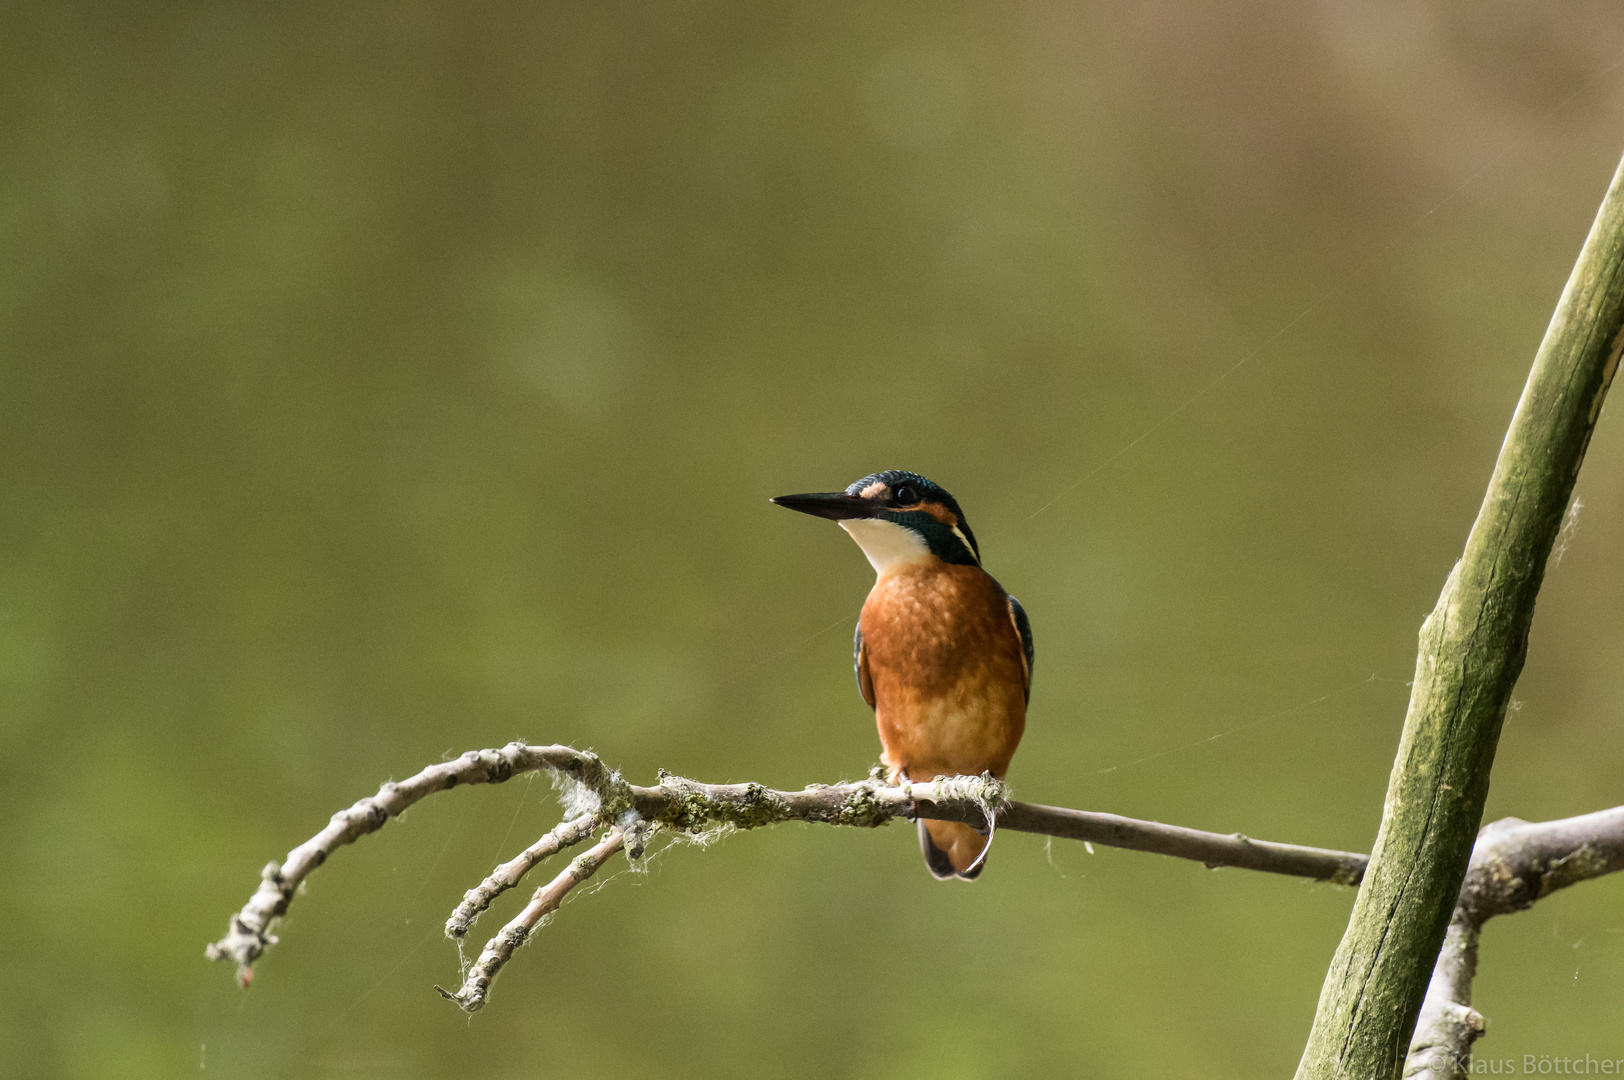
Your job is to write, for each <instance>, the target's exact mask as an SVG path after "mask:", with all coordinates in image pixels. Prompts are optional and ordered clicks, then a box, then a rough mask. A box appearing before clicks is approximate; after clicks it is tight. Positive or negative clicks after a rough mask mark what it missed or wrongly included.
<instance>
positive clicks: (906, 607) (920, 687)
mask: <svg viewBox="0 0 1624 1080" xmlns="http://www.w3.org/2000/svg"><path fill="white" fill-rule="evenodd" d="M861 625H862V630H863V647H864V650H865V652H866V653H867V665H868V674H869V678H870V680H871V681H872V683H873V686H874V713H875V719H876V722H877V723H878V726H879V731H880V743H881V745H882V746H883V747H884V750H885V763H886V765H887V766H889V767H890V769H891V770H892V772H893V774H901V775H903V776H906V777H908V778H909V779H911V780H921V781H922V780H930V779H932V778H933V777H935V776H938V775H946V776H951V775H956V774H969V775H976V774H979V773H982V772H991V773H992V774H993V775H994V776H997V777H1000V778H1001V777H1003V775H1004V773H1005V771H1006V770H1008V768H1009V761H1010V758H1011V757H1013V756H1014V754H1015V747H1016V745H1017V744H1018V743H1019V742H1020V741H1021V732H1022V730H1023V729H1024V728H1025V726H1026V694H1025V665H1024V663H1023V660H1022V655H1021V642H1020V637H1019V635H1018V634H1017V633H1016V630H1015V625H1014V623H1013V622H1012V621H1011V619H1010V614H1009V606H1008V601H1007V600H1006V599H1005V596H1004V593H1003V590H1001V589H1000V588H999V587H998V585H997V584H996V583H995V582H994V581H993V580H992V578H991V577H989V576H988V575H987V574H986V572H985V571H983V570H981V569H980V568H979V567H974V566H954V565H949V564H946V563H941V562H935V561H932V562H930V563H925V564H910V565H905V566H902V567H899V568H897V569H896V570H894V571H892V572H890V573H887V574H886V575H885V576H884V577H882V578H880V579H879V580H878V581H877V582H875V584H874V589H873V591H872V592H870V593H869V595H868V601H867V602H866V603H865V604H864V605H863V615H862V624H861Z"/></svg>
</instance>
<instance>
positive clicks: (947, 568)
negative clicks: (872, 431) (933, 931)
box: [772, 469, 1032, 881]
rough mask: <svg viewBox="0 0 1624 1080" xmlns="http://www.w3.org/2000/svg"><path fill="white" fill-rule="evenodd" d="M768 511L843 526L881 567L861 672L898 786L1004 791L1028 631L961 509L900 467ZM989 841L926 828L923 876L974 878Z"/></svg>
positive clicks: (1028, 678) (973, 831) (942, 824)
mask: <svg viewBox="0 0 1624 1080" xmlns="http://www.w3.org/2000/svg"><path fill="white" fill-rule="evenodd" d="M772 501H773V502H775V503H777V504H778V505H779V506H783V507H787V508H789V509H791V510H799V511H800V512H801V513H803V514H813V515H816V516H817V517H824V518H829V519H831V520H833V521H837V522H839V523H840V527H841V528H843V529H845V530H846V531H847V532H848V533H850V534H851V537H852V539H853V540H856V541H857V545H858V546H859V547H861V548H862V549H863V554H865V555H867V556H868V561H869V562H870V563H872V564H873V565H874V572H875V574H876V578H875V581H874V588H873V589H872V590H870V592H869V594H868V600H867V601H866V602H865V603H864V604H863V614H862V617H861V618H860V619H859V620H858V623H857V639H856V642H855V644H854V651H855V666H856V668H857V688H858V690H859V691H861V692H862V695H863V700H864V701H866V702H868V704H869V706H870V707H871V708H873V710H874V718H875V722H876V724H877V725H878V727H879V729H880V746H881V748H882V749H883V757H882V760H883V761H884V762H885V765H886V767H887V768H888V769H890V770H891V780H892V782H893V783H895V782H896V781H898V780H900V779H903V778H906V779H908V780H915V781H920V782H927V781H930V780H934V779H935V778H936V777H938V776H964V775H968V776H979V775H980V774H981V773H984V772H990V773H992V775H993V776H995V777H997V778H998V779H1000V780H1002V779H1003V778H1004V773H1005V772H1006V771H1007V770H1008V769H1009V761H1010V758H1012V757H1013V756H1014V755H1015V747H1016V745H1017V744H1019V743H1020V741H1021V732H1022V731H1023V730H1024V729H1025V727H1026V703H1027V699H1028V698H1029V697H1030V696H1031V690H1032V627H1031V624H1030V623H1028V622H1027V619H1026V612H1025V611H1024V610H1023V609H1022V608H1021V605H1020V602H1019V601H1017V600H1016V599H1015V598H1014V597H1013V596H1010V595H1009V594H1008V593H1006V592H1005V591H1004V589H1003V586H1001V585H999V584H998V582H997V581H995V580H993V578H992V577H991V575H989V574H988V573H987V572H986V571H985V570H983V569H982V568H981V551H980V549H979V548H978V547H977V546H976V538H975V534H974V533H972V532H971V531H970V526H969V523H968V522H966V521H965V520H964V511H962V510H960V509H959V504H958V502H957V501H956V500H955V499H954V498H953V496H951V495H949V494H948V493H947V492H946V491H945V490H943V489H942V488H941V487H939V486H938V485H936V484H933V483H931V482H930V481H929V480H926V479H925V478H924V477H923V476H920V475H918V474H917V473H911V472H903V471H901V470H896V469H893V470H889V471H886V472H878V473H875V474H873V475H872V476H865V477H863V479H861V480H859V481H857V482H856V483H855V484H852V485H851V486H850V487H848V488H847V489H846V490H845V491H840V492H827V493H815V494H807V495H781V496H779V497H778V498H776V499H774V500H772ZM990 839H991V838H990V836H989V835H988V833H987V831H986V830H985V829H977V828H975V827H974V826H971V825H964V824H960V823H958V822H952V821H923V820H922V821H920V822H919V847H920V850H921V851H923V852H924V855H925V865H927V866H928V867H930V872H931V873H932V874H934V875H935V876H936V877H937V878H940V879H946V878H952V877H957V878H961V879H963V880H965V881H971V880H974V879H975V878H976V877H977V876H978V875H979V874H980V873H981V869H982V867H983V866H984V865H985V863H986V852H987V845H988V843H989V841H990Z"/></svg>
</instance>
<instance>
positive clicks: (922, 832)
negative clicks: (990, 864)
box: [919, 821, 991, 881]
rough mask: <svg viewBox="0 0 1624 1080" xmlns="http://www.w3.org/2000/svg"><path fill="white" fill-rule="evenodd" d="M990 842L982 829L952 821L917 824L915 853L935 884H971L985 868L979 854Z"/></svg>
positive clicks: (981, 853) (985, 861)
mask: <svg viewBox="0 0 1624 1080" xmlns="http://www.w3.org/2000/svg"><path fill="white" fill-rule="evenodd" d="M989 843H991V838H990V837H989V836H988V835H987V832H986V830H985V829H978V828H976V827H975V826H974V825H962V824H960V823H959V822H956V821H920V822H919V850H920V851H921V852H923V853H924V856H925V865H926V866H927V867H929V868H930V872H931V875H932V876H934V877H935V878H936V879H937V880H938V881H946V880H947V879H948V878H958V879H959V880H961V881H974V880H975V879H976V878H977V877H979V876H981V871H982V869H983V868H985V867H986V865H987V860H986V859H985V858H984V857H983V853H984V852H985V851H986V850H987V845H988V844H989Z"/></svg>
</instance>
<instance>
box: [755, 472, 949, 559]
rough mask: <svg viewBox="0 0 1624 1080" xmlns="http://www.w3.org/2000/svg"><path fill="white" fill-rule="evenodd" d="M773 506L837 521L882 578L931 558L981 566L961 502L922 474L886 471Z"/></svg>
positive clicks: (788, 497) (787, 498) (784, 497)
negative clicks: (843, 487)
mask: <svg viewBox="0 0 1624 1080" xmlns="http://www.w3.org/2000/svg"><path fill="white" fill-rule="evenodd" d="M773 502H775V503H777V504H778V505H779V506H783V507H787V508H789V509H791V510H799V511H800V512H801V513H803V514H812V515H814V516H816V517H824V518H829V519H830V520H832V521H838V522H839V523H840V527H841V528H843V529H845V530H846V531H847V532H848V533H850V534H851V537H852V539H853V540H856V541H857V543H858V546H860V547H861V548H862V549H863V554H865V555H867V556H868V561H869V562H871V563H873V564H874V569H875V570H876V571H877V572H879V573H881V574H883V573H885V572H886V571H887V570H888V569H891V568H893V567H895V566H898V565H900V564H902V563H906V562H916V561H922V560H929V559H931V558H932V557H934V558H937V559H940V560H942V561H943V562H945V563H955V564H958V565H961V566H980V565H981V551H980V549H979V548H977V547H976V537H975V533H973V532H971V531H970V525H969V522H967V521H965V520H964V511H962V510H960V509H959V504H958V500H957V499H955V498H953V496H952V495H950V494H948V492H947V490H946V489H945V488H943V487H941V485H939V484H935V483H932V482H931V481H929V480H927V479H925V478H924V477H923V476H920V475H919V474H918V473H911V472H904V471H903V470H901V469H888V470H886V471H885V472H877V473H874V474H872V475H870V476H865V477H863V478H862V479H861V480H859V481H857V482H856V483H854V484H852V485H851V486H850V487H848V488H847V489H846V490H845V491H832V492H813V493H809V494H806V495H780V496H779V497H778V498H776V499H774V500H773Z"/></svg>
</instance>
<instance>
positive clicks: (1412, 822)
mask: <svg viewBox="0 0 1624 1080" xmlns="http://www.w3.org/2000/svg"><path fill="white" fill-rule="evenodd" d="M1621 329H1624V164H1621V165H1620V168H1619V171H1618V172H1617V173H1615V174H1614V176H1613V182H1612V186H1611V187H1610V188H1609V189H1608V191H1607V196H1606V198H1605V199H1604V200H1603V202H1602V206H1601V211H1600V213H1598V214H1597V217H1596V222H1595V224H1594V225H1593V226H1592V227H1591V230H1590V236H1589V238H1588V239H1587V240H1586V241H1585V246H1584V250H1583V251H1582V252H1581V253H1580V255H1579V261H1578V263H1577V265H1575V266H1574V268H1573V274H1572V276H1571V277H1570V278H1569V279H1568V284H1567V288H1566V289H1564V290H1563V292H1562V299H1561V301H1560V302H1559V303H1558V304H1557V308H1556V314H1555V315H1554V316H1553V317H1552V319H1551V325H1550V328H1549V329H1548V330H1547V331H1546V333H1545V340H1544V341H1543V342H1542V343H1541V344H1540V348H1539V353H1538V355H1537V356H1536V357H1535V358H1534V367H1533V371H1531V372H1530V373H1529V376H1528V383H1527V385H1526V386H1525V387H1524V388H1523V394H1522V400H1521V401H1519V402H1518V404H1517V411H1516V413H1515V415H1513V417H1512V420H1511V428H1510V430H1509V431H1507V433H1506V440H1505V444H1504V445H1503V446H1502V447H1501V450H1500V459H1499V461H1498V463H1496V465H1495V469H1494V478H1493V479H1492V480H1491V481H1490V483H1489V490H1488V494H1487V496H1486V497H1485V498H1484V500H1483V507H1482V509H1481V510H1480V511H1479V512H1478V517H1477V521H1476V523H1475V524H1474V525H1473V526H1472V532H1471V535H1470V536H1469V537H1468V539H1467V541H1466V551H1465V554H1464V555H1463V556H1462V557H1461V560H1460V562H1459V563H1457V564H1456V565H1455V569H1454V570H1453V571H1452V572H1451V573H1450V575H1449V580H1448V581H1447V582H1446V583H1445V584H1444V590H1443V595H1442V596H1441V597H1439V599H1438V606H1437V607H1436V608H1434V609H1433V612H1432V614H1431V615H1430V616H1428V618H1427V620H1426V622H1425V623H1424V624H1422V627H1421V643H1420V650H1419V653H1418V655H1417V657H1416V668H1415V684H1414V687H1413V689H1412V690H1411V693H1410V705H1409V711H1408V713H1407V714H1406V716H1405V718H1404V734H1403V737H1402V738H1401V740H1400V742H1399V748H1398V756H1397V758H1396V760H1395V761H1394V762H1393V773H1392V776H1391V778H1390V779H1389V781H1388V787H1387V801H1386V804H1385V806H1384V807H1383V811H1382V823H1381V830H1380V832H1379V833H1378V834H1377V836H1376V846H1375V850H1374V851H1372V852H1371V858H1370V868H1369V870H1368V871H1367V872H1366V874H1365V879H1364V883H1363V885H1362V886H1361V887H1360V890H1359V896H1358V899H1357V900H1356V901H1355V903H1354V908H1353V916H1352V918H1351V920H1350V921H1349V924H1348V929H1347V932H1346V933H1345V934H1344V935H1343V938H1342V944H1341V945H1340V946H1339V947H1338V948H1337V951H1336V957H1335V959H1333V960H1332V962H1331V968H1330V971H1329V972H1328V973H1327V975H1326V977H1325V985H1324V987H1323V988H1322V989H1321V991H1320V999H1319V1010H1318V1012H1317V1014H1316V1015H1315V1017H1314V1027H1313V1030H1312V1031H1311V1032H1310V1034H1309V1037H1308V1046H1307V1048H1306V1049H1305V1050H1304V1052H1303V1058H1302V1062H1301V1064H1300V1065H1299V1066H1298V1068H1297V1077H1298V1080H1311V1078H1312V1080H1329V1078H1331V1077H1356V1078H1358V1080H1387V1078H1396V1077H1398V1076H1399V1074H1400V1070H1401V1069H1402V1068H1403V1066H1404V1058H1405V1053H1406V1051H1407V1049H1408V1047H1409V1043H1410V1034H1411V1030H1412V1029H1413V1028H1414V1026H1415V1019H1416V1014H1417V1013H1418V1012H1419V1010H1420V1008H1421V1001H1422V998H1423V996H1424V995H1425V993H1426V988H1427V980H1428V979H1429V977H1430V976H1431V973H1432V967H1433V963H1434V961H1435V960H1436V958H1437V955H1438V948H1439V946H1440V945H1441V944H1442V942H1443V937H1444V931H1445V929H1446V928H1447V927H1448V924H1449V919H1450V915H1451V913H1452V912H1453V911H1454V908H1455V901H1456V897H1457V895H1458V894H1459V892H1460V887H1461V881H1462V878H1463V877H1464V876H1465V873H1466V864H1467V861H1468V860H1469V859H1470V858H1471V854H1472V843H1473V840H1474V839H1475V837H1476V835H1477V830H1478V826H1479V825H1480V823H1481V821H1482V817H1483V802H1484V799H1485V797H1486V796H1487V794H1488V790H1489V770H1490V768H1491V767H1492V766H1493V764H1494V751H1495V746H1496V744H1497V743H1498V741H1499V738H1500V726H1501V723H1502V721H1503V720H1504V719H1505V714H1506V705H1507V703H1508V702H1509V701H1510V699H1511V691H1512V688H1513V686H1515V685H1516V681H1517V675H1518V673H1519V672H1521V670H1522V666H1523V659H1524V657H1525V656H1526V654H1527V649H1528V628H1529V625H1530V623H1531V622H1532V621H1533V615H1534V601H1535V598H1536V597H1537V596H1538V594H1539V586H1540V582H1541V581H1542V580H1543V578H1544V576H1545V564H1546V560H1547V558H1548V557H1549V556H1550V553H1551V546H1552V544H1553V543H1554V542H1555V540H1556V537H1557V534H1558V532H1559V530H1560V529H1561V527H1562V519H1563V516H1564V514H1565V513H1566V511H1567V506H1568V500H1569V498H1570V496H1571V495H1572V494H1573V484H1574V481H1575V479H1576V478H1577V477H1578V473H1579V466H1580V464H1581V463H1582V462H1583V461H1584V454H1585V448H1586V446H1588V445H1589V442H1590V434H1591V431H1592V430H1593V429H1594V427H1595V423H1596V417H1597V416H1598V414H1600V412H1601V406H1602V402H1603V400H1604V399H1605V397H1606V394H1607V387H1608V384H1609V383H1610V382H1611V381H1612V377H1613V372H1614V369H1615V368H1616V367H1617V366H1618V359H1619V351H1620V349H1621V348H1624V334H1621Z"/></svg>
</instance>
